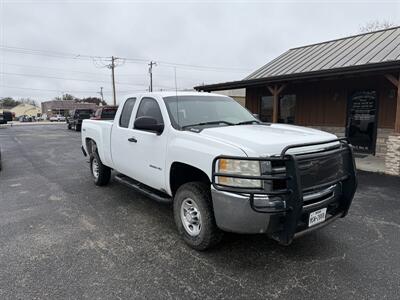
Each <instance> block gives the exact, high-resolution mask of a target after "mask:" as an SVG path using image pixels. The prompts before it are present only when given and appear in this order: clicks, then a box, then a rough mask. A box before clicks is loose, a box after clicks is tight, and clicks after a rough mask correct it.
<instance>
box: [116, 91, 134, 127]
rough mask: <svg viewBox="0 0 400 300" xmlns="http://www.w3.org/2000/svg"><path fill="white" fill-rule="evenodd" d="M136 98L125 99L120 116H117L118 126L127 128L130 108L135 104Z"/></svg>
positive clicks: (130, 113) (130, 112)
mask: <svg viewBox="0 0 400 300" xmlns="http://www.w3.org/2000/svg"><path fill="white" fill-rule="evenodd" d="M135 102H136V98H129V99H128V100H126V101H125V104H124V107H123V108H122V112H121V116H120V118H119V126H120V127H123V128H128V126H129V120H130V119H131V115H132V110H133V107H134V106H135Z"/></svg>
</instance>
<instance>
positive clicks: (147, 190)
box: [114, 174, 172, 203]
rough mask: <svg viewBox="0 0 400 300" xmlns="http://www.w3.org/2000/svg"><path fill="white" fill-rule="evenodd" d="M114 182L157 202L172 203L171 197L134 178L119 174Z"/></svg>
mask: <svg viewBox="0 0 400 300" xmlns="http://www.w3.org/2000/svg"><path fill="white" fill-rule="evenodd" d="M114 180H115V181H117V182H119V183H122V184H123V185H126V186H128V187H130V188H132V189H134V190H135V191H137V192H139V193H141V194H143V195H145V196H147V197H149V198H151V199H153V200H155V201H157V202H162V203H172V198H171V197H170V196H169V195H167V194H164V193H162V192H160V191H157V190H155V189H153V188H151V187H148V186H146V185H144V184H142V183H140V182H138V181H136V180H134V179H132V178H129V177H128V176H125V175H122V174H118V175H116V176H115V177H114Z"/></svg>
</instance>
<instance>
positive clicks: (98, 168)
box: [90, 152, 111, 186]
mask: <svg viewBox="0 0 400 300" xmlns="http://www.w3.org/2000/svg"><path fill="white" fill-rule="evenodd" d="M90 170H91V171H92V176H93V179H94V183H95V184H96V185H98V186H103V185H107V184H108V182H109V181H110V178H111V169H110V168H109V167H107V166H105V165H103V163H102V162H101V160H100V157H99V155H98V154H97V152H94V153H92V154H91V155H90Z"/></svg>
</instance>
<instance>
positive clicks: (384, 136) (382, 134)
mask: <svg viewBox="0 0 400 300" xmlns="http://www.w3.org/2000/svg"><path fill="white" fill-rule="evenodd" d="M391 135H393V129H387V128H378V132H377V136H376V148H375V152H376V153H375V156H376V157H381V158H385V157H386V153H387V143H388V138H389V136H391Z"/></svg>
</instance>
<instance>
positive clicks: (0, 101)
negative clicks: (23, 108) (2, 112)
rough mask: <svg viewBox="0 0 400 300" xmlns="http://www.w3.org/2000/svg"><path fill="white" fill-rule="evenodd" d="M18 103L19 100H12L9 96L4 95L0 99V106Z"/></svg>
mask: <svg viewBox="0 0 400 300" xmlns="http://www.w3.org/2000/svg"><path fill="white" fill-rule="evenodd" d="M19 104H21V102H20V101H18V100H14V99H13V98H11V97H4V98H1V99H0V107H2V108H4V107H6V108H12V107H14V106H17V105H19Z"/></svg>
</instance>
